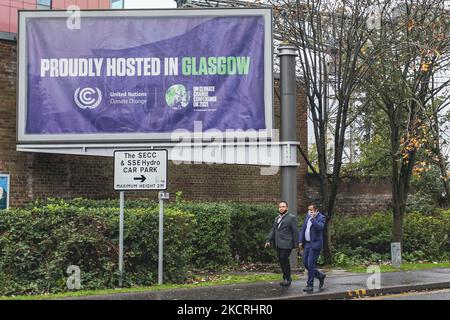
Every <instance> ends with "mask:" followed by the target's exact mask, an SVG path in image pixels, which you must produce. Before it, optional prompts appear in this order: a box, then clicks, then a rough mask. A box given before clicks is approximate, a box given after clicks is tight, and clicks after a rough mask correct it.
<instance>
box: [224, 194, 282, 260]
mask: <svg viewBox="0 0 450 320" xmlns="http://www.w3.org/2000/svg"><path fill="white" fill-rule="evenodd" d="M230 205H231V209H232V211H231V225H232V228H231V234H230V236H231V239H230V245H231V251H232V254H233V256H235V257H237V258H239V260H240V261H242V262H269V263H271V262H275V261H276V254H275V250H272V249H264V244H265V242H266V239H267V235H268V234H269V231H270V228H271V227H272V223H273V220H274V219H275V217H276V215H277V211H276V206H275V205H274V204H245V203H233V204H230Z"/></svg>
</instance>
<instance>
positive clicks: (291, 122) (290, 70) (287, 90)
mask: <svg viewBox="0 0 450 320" xmlns="http://www.w3.org/2000/svg"><path fill="white" fill-rule="evenodd" d="M278 57H279V58H280V80H281V108H280V109H281V111H280V113H281V125H280V127H281V141H282V142H297V140H298V138H297V117H296V93H297V82H296V74H295V58H296V57H297V49H296V48H295V47H294V46H292V45H290V44H281V45H280V46H279V47H278ZM284 148H285V150H283V151H282V152H283V157H285V158H288V159H289V158H290V159H293V158H296V155H297V146H296V145H293V146H292V145H289V144H288V145H285V146H284ZM295 162H297V161H295ZM281 199H282V200H284V201H287V202H288V205H289V212H290V213H292V214H294V215H296V216H297V215H298V214H297V165H292V166H285V165H283V166H282V167H281ZM292 252H293V253H292V254H291V257H290V263H291V267H292V268H295V267H296V266H297V252H296V250H293V251H292Z"/></svg>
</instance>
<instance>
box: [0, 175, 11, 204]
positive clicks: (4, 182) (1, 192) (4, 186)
mask: <svg viewBox="0 0 450 320" xmlns="http://www.w3.org/2000/svg"><path fill="white" fill-rule="evenodd" d="M9 193H10V192H9V174H0V210H3V209H8V208H9Z"/></svg>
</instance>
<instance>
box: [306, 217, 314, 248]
mask: <svg viewBox="0 0 450 320" xmlns="http://www.w3.org/2000/svg"><path fill="white" fill-rule="evenodd" d="M311 226H312V222H311V217H309V219H308V222H307V224H306V231H305V240H306V241H308V242H309V241H311Z"/></svg>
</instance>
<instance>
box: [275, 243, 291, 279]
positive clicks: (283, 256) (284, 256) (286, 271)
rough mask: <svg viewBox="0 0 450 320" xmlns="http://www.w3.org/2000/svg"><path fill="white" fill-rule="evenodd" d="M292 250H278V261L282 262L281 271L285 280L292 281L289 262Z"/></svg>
mask: <svg viewBox="0 0 450 320" xmlns="http://www.w3.org/2000/svg"><path fill="white" fill-rule="evenodd" d="M291 252H292V249H280V248H277V256H278V261H279V262H280V266H281V271H283V279H285V280H287V281H292V279H291V264H290V262H289V256H290V255H291Z"/></svg>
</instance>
